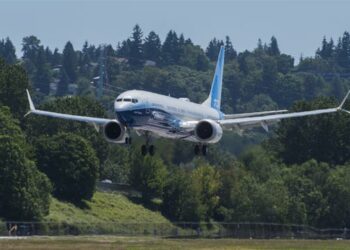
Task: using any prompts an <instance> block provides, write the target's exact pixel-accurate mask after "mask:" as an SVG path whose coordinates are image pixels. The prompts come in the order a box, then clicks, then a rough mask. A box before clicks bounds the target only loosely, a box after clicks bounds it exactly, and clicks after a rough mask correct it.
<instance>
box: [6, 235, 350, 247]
mask: <svg viewBox="0 0 350 250" xmlns="http://www.w3.org/2000/svg"><path fill="white" fill-rule="evenodd" d="M0 249H65V250H66V249H84V250H90V249H91V250H92V249H155V250H157V249H181V250H183V249H190V250H191V249H235V250H248V249H249V250H252V249H271V250H277V249H283V250H294V249H306V250H316V249H317V250H319V249H321V250H323V249H324V250H326V249H327V250H333V249H337V250H343V249H344V250H345V249H350V242H349V241H345V240H344V241H336V240H237V239H193V240H174V239H163V238H155V237H116V236H78V237H33V238H28V239H16V240H15V239H11V240H0Z"/></svg>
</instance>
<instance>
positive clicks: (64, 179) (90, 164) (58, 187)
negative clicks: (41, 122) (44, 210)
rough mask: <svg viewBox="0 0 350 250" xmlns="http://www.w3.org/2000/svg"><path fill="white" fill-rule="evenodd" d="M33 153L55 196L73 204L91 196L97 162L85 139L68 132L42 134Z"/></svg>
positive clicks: (94, 187) (96, 171) (96, 175)
mask: <svg viewBox="0 0 350 250" xmlns="http://www.w3.org/2000/svg"><path fill="white" fill-rule="evenodd" d="M36 156H37V160H38V167H39V169H40V170H41V171H43V172H44V173H45V174H46V175H47V176H48V177H49V179H50V180H51V182H52V183H53V194H54V195H55V196H56V197H57V198H59V199H62V200H66V201H71V202H73V203H77V202H80V201H82V200H89V199H91V198H92V196H93V194H94V192H95V189H96V181H97V178H98V171H99V169H98V165H99V162H98V159H97V157H96V154H95V152H94V150H93V149H92V147H91V145H90V143H89V142H88V141H87V140H85V139H84V138H82V137H80V136H78V135H75V134H72V133H59V134H57V135H54V136H52V137H47V136H42V137H41V138H39V139H38V141H37V144H36Z"/></svg>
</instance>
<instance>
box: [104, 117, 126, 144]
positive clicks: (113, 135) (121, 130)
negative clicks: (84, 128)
mask: <svg viewBox="0 0 350 250" xmlns="http://www.w3.org/2000/svg"><path fill="white" fill-rule="evenodd" d="M125 132H126V129H125V127H124V126H123V125H122V124H121V123H120V122H118V121H117V120H114V121H110V122H108V123H106V124H105V125H104V127H103V134H104V136H105V138H106V139H107V141H109V142H114V143H124V140H125Z"/></svg>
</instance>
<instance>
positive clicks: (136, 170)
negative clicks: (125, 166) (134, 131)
mask: <svg viewBox="0 0 350 250" xmlns="http://www.w3.org/2000/svg"><path fill="white" fill-rule="evenodd" d="M166 176H167V170H166V167H165V165H164V163H163V161H162V160H161V159H160V158H158V157H150V156H146V157H144V158H142V157H141V158H140V157H139V156H137V155H134V156H133V160H132V162H131V170H130V181H131V184H132V185H133V186H134V187H136V188H137V189H138V190H140V191H141V193H142V198H143V200H144V201H145V202H148V201H150V200H151V199H152V198H157V197H162V195H163V189H164V185H165V178H166Z"/></svg>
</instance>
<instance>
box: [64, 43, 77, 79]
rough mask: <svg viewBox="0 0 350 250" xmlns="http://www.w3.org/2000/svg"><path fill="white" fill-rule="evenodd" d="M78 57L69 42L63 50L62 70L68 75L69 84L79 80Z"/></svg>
mask: <svg viewBox="0 0 350 250" xmlns="http://www.w3.org/2000/svg"><path fill="white" fill-rule="evenodd" d="M76 68H77V56H76V54H75V51H74V48H73V45H72V43H71V42H69V41H68V42H67V43H66V45H65V46H64V49H63V56H62V70H63V71H64V72H65V73H66V74H67V76H68V79H69V82H74V81H75V80H76V78H77V75H76Z"/></svg>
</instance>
